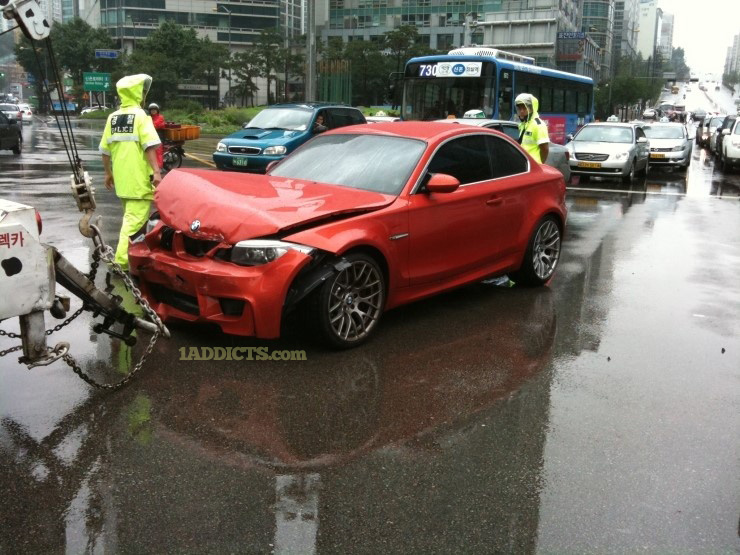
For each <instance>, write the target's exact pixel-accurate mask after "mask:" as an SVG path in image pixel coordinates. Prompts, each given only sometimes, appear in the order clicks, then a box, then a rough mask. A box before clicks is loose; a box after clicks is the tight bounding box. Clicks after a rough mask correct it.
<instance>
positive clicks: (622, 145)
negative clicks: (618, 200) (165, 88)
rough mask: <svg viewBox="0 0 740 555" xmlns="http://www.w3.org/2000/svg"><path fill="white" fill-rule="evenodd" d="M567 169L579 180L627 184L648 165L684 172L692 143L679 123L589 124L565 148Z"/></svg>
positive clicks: (684, 128) (644, 172)
mask: <svg viewBox="0 0 740 555" xmlns="http://www.w3.org/2000/svg"><path fill="white" fill-rule="evenodd" d="M565 146H566V148H567V149H568V150H569V153H570V161H569V163H570V169H571V172H572V173H573V174H575V175H579V176H581V177H582V178H583V179H589V178H590V177H593V176H600V177H616V178H620V179H622V180H623V181H624V182H626V183H629V182H631V181H633V180H634V178H635V175H637V174H641V175H647V173H648V172H649V171H650V166H651V165H656V166H658V165H660V166H667V167H673V168H675V169H677V170H679V171H686V169H687V168H688V167H689V164H691V154H692V151H693V144H692V141H691V138H690V137H689V133H688V131H687V130H686V126H685V125H683V124H682V123H650V124H647V123H645V122H631V123H602V122H598V123H589V124H587V125H585V126H583V127H582V128H581V129H580V130H579V131H578V133H576V135H575V136H574V137H572V139H571V141H570V142H569V143H568V144H566V145H565Z"/></svg>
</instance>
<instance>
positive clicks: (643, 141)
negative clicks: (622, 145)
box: [637, 137, 648, 144]
mask: <svg viewBox="0 0 740 555" xmlns="http://www.w3.org/2000/svg"><path fill="white" fill-rule="evenodd" d="M637 142H638V143H640V144H644V143H646V142H648V140H647V137H640V138H639V139H637Z"/></svg>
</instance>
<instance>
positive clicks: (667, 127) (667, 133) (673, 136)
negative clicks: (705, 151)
mask: <svg viewBox="0 0 740 555" xmlns="http://www.w3.org/2000/svg"><path fill="white" fill-rule="evenodd" d="M643 130H644V131H645V135H647V138H648V139H649V140H650V163H651V164H652V165H653V166H656V165H664V166H671V167H675V168H678V169H679V170H680V171H684V172H685V171H686V169H687V168H688V167H689V164H690V163H691V153H692V151H693V142H692V141H691V139H690V138H689V133H688V131H687V130H686V126H685V125H684V124H682V123H654V124H653V125H648V126H646V127H643Z"/></svg>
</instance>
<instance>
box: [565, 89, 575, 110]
mask: <svg viewBox="0 0 740 555" xmlns="http://www.w3.org/2000/svg"><path fill="white" fill-rule="evenodd" d="M577 96H578V93H577V92H576V91H574V90H573V89H568V90H566V91H565V111H566V112H568V113H570V114H573V113H575V112H576V111H577V109H578V102H577V101H576V97H577Z"/></svg>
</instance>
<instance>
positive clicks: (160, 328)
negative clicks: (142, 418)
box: [0, 225, 167, 391]
mask: <svg viewBox="0 0 740 555" xmlns="http://www.w3.org/2000/svg"><path fill="white" fill-rule="evenodd" d="M90 228H91V229H92V230H93V235H94V236H95V237H94V238H93V242H94V243H95V250H94V251H93V260H92V262H91V264H90V272H89V273H88V274H87V278H88V279H89V280H90V281H91V282H93V283H94V282H95V276H96V275H97V271H98V268H99V266H100V261H101V260H102V261H103V262H106V263H108V264H109V265H110V271H111V272H112V273H113V274H114V275H117V276H118V277H120V278H121V279H122V280H123V282H124V284H125V286H126V289H128V290H129V291H130V292H131V293H132V294H133V296H134V300H135V301H136V304H138V305H139V306H140V307H141V308H142V309H143V311H144V313H145V314H146V316H147V317H148V318H149V319H150V320H151V321H152V322H154V324H155V325H156V326H157V331H156V332H155V333H154V334H153V335H152V337H151V339H150V340H149V344H148V345H147V346H146V349H144V353H143V354H142V355H141V359H139V362H138V363H137V364H136V365H135V366H134V368H133V369H132V370H131V371H130V372H129V373H128V374H126V376H125V377H124V378H123V379H122V380H120V381H118V382H116V383H112V384H104V383H100V382H98V381H96V380H95V379H93V378H92V377H90V376H89V375H87V374H85V372H84V370H82V368H81V367H80V365H79V364H78V363H77V361H76V360H75V359H74V357H73V356H72V355H70V354H69V353H67V354H64V355H62V357H61V358H62V360H64V362H66V363H67V366H69V367H70V368H71V369H72V371H73V372H74V373H75V374H77V375H78V376H79V377H80V378H81V379H82V380H83V381H85V382H86V383H88V384H89V385H91V386H93V387H96V388H98V389H104V390H107V391H114V390H116V389H120V388H121V387H123V386H124V385H126V384H127V383H128V382H129V381H131V379H132V378H133V377H134V376H135V375H136V374H137V373H138V372H139V370H141V368H142V367H143V366H144V363H145V362H146V359H147V357H148V356H149V355H150V354H151V353H152V351H153V350H154V345H155V344H156V342H157V340H158V339H159V336H160V335H161V334H162V333H165V334H166V333H167V332H166V330H167V328H166V327H165V325H164V324H163V323H162V320H161V319H160V318H159V316H157V313H156V312H154V310H153V309H152V307H151V306H149V303H148V302H147V300H146V299H145V298H144V296H143V295H142V293H141V291H140V290H139V288H138V287H136V285H134V282H133V281H132V280H131V278H130V277H129V275H128V273H127V272H126V271H124V269H123V268H121V266H120V265H119V264H118V263H117V262H116V261H115V258H114V252H113V249H112V248H111V247H109V246H108V245H106V244H105V242H104V241H103V236H102V234H101V233H100V230H99V229H98V228H97V227H96V226H94V225H91V226H90ZM84 310H85V306H84V305H83V306H82V307H81V308H80V309H78V310H77V311H75V313H74V314H72V316H70V317H69V318H67V319H66V320H65V321H64V322H62V323H61V324H58V325H56V326H54V327H53V328H52V329H49V330H46V332H45V333H46V335H47V336H48V335H51V334H52V333H54V332H57V331H59V330H61V329H62V328H63V327H65V326H67V325H69V324H70V323H71V322H72V321H73V320H74V319H75V318H77V317H78V316H79V315H80V314H82V312H83V311H84ZM0 336H7V337H10V338H11V339H21V336H20V335H19V334H17V333H13V332H6V331H4V330H1V329H0ZM22 348H23V346H22V345H18V346H16V347H12V348H10V349H6V350H4V351H0V358H2V357H4V356H5V355H8V354H10V353H12V352H15V351H19V350H20V349H22ZM52 353H54V354H56V347H55V349H49V354H52Z"/></svg>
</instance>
